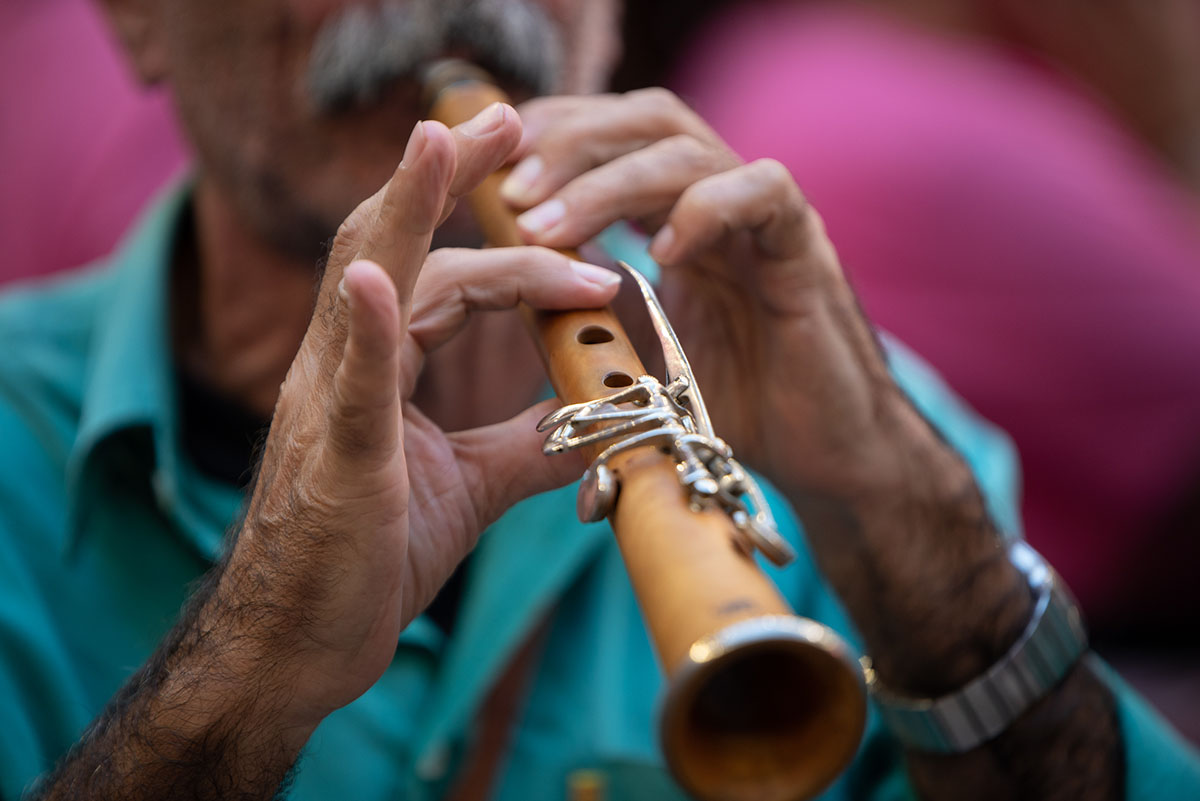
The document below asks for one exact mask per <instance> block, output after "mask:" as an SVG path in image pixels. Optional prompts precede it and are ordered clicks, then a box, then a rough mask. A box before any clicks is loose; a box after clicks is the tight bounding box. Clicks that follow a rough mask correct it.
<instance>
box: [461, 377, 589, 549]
mask: <svg viewBox="0 0 1200 801" xmlns="http://www.w3.org/2000/svg"><path fill="white" fill-rule="evenodd" d="M560 405H561V404H560V403H559V402H558V401H557V400H548V401H543V402H542V403H539V404H537V405H535V406H531V407H530V408H528V409H526V410H525V411H524V412H522V413H521V414H519V415H517V416H516V417H513V418H511V419H509V420H506V421H504V422H503V423H497V424H496V425H492V426H485V427H483V428H474V429H471V430H470V431H460V432H458V433H455V434H452V435H450V437H451V439H452V440H454V442H455V446H456V450H458V452H459V458H460V460H461V462H460V463H461V464H462V465H463V466H464V467H469V469H470V474H472V475H474V476H475V477H476V480H475V481H474V482H472V484H473V485H472V486H471V487H470V490H469V491H470V493H471V497H472V500H473V501H474V504H475V508H476V510H477V511H478V513H479V516H480V519H481V520H482V521H484V524H485V525H486V524H489V523H491V522H492V521H493V520H495V519H496V518H498V517H500V515H502V514H504V512H506V511H507V510H508V509H509V507H511V506H512V505H513V504H515V503H517V502H518V501H521V500H523V499H525V498H528V497H529V496H530V495H536V494H537V493H539V492H546V491H548V490H552V489H556V488H558V487H561V486H563V485H564V484H569V483H571V482H572V481H574V480H576V479H577V478H579V477H580V476H581V475H582V474H583V470H584V468H585V467H586V465H585V464H584V461H583V457H582V456H580V455H579V454H578V453H567V454H562V455H556V456H547V455H545V454H544V453H542V442H543V441H544V440H545V437H546V435H545V434H544V433H543V432H540V431H538V430H537V424H538V421H539V420H541V419H542V418H543V417H545V416H546V415H547V414H549V413H550V412H552V411H554V410H555V409H557V408H558V407H559V406H560Z"/></svg>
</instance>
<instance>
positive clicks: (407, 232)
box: [43, 105, 618, 799]
mask: <svg viewBox="0 0 1200 801" xmlns="http://www.w3.org/2000/svg"><path fill="white" fill-rule="evenodd" d="M519 136H520V123H519V121H518V119H517V117H516V114H515V113H514V112H513V111H512V109H510V108H508V107H505V106H500V105H496V106H493V107H492V108H490V109H488V110H486V111H484V112H482V113H481V114H480V115H479V116H478V117H476V118H475V119H474V120H472V121H471V122H468V123H465V124H464V125H462V126H459V127H458V128H456V129H455V130H454V131H449V130H447V129H446V128H445V127H444V126H442V125H440V124H438V123H433V122H425V123H420V124H418V126H417V128H416V129H415V130H414V132H413V134H412V137H411V138H410V140H409V143H408V148H407V151H406V153H405V156H404V160H403V162H402V163H401V164H400V166H399V167H398V168H397V170H396V173H395V175H394V176H393V177H392V179H391V180H390V181H389V182H388V184H387V185H385V186H384V187H383V188H382V189H381V190H380V191H379V192H378V193H377V194H376V195H375V196H373V197H372V198H370V199H369V200H367V201H365V202H364V203H363V204H362V205H361V206H359V208H358V209H357V210H355V212H354V213H353V214H352V215H351V216H350V217H349V218H348V219H347V220H346V222H345V223H344V224H343V226H342V227H341V229H340V231H339V233H338V236H337V239H336V240H335V243H334V247H333V250H332V254H331V257H330V259H329V263H328V265H327V268H326V272H325V276H324V279H323V282H322V286H321V289H320V293H319V297H318V300H317V306H316V312H315V314H314V317H313V320H312V323H311V325H310V327H309V330H308V332H307V334H306V336H305V338H304V341H303V344H302V345H301V347H300V350H299V353H298V354H297V355H296V358H295V361H294V362H293V364H292V367H291V370H290V371H289V373H288V377H287V380H286V381H285V383H284V385H283V387H282V388H281V392H280V397H279V402H278V405H277V407H276V411H275V417H274V419H273V421H272V425H271V432H270V435H269V437H268V440H267V445H266V449H265V452H264V456H263V461H262V465H261V469H260V472H259V476H258V481H257V483H256V485H255V487H254V490H253V495H252V497H251V501H250V504H249V507H248V511H247V514H246V518H245V521H244V524H243V526H242V529H241V532H240V534H239V536H238V538H237V541H236V543H235V545H234V547H233V548H232V550H231V551H230V552H229V553H228V554H227V556H226V558H225V560H224V563H223V565H222V566H221V567H220V569H219V570H218V571H217V572H216V573H215V575H214V580H212V581H210V582H209V584H208V586H207V587H206V588H205V589H204V590H203V591H202V592H201V593H200V594H199V595H198V596H197V597H196V598H195V599H194V600H193V602H192V604H191V607H190V609H189V612H188V614H187V616H186V618H185V620H184V621H183V622H182V623H181V624H180V625H179V626H178V627H177V628H176V630H175V631H174V632H173V633H172V635H171V637H170V638H169V639H168V640H167V642H166V643H164V645H163V647H162V648H161V649H160V651H159V652H158V653H157V654H156V656H155V657H154V659H153V660H152V661H151V663H150V664H149V665H147V666H146V668H144V669H143V671H142V672H141V673H140V674H139V675H138V676H136V677H135V678H134V680H132V681H131V682H130V684H128V685H127V686H126V687H125V688H124V689H123V690H122V692H121V693H120V694H119V696H118V698H117V699H116V700H115V701H114V703H113V705H112V707H111V708H110V710H109V711H108V712H107V713H106V715H105V716H104V717H103V718H102V719H101V720H100V721H98V722H97V724H96V725H95V726H94V727H93V729H92V731H91V732H89V734H88V735H87V736H86V737H85V738H84V741H83V742H81V743H80V745H79V746H77V748H76V749H75V750H74V751H73V752H72V754H71V755H70V756H69V757H68V759H67V760H66V761H65V762H64V764H63V765H62V766H61V767H60V768H59V770H58V772H57V773H56V775H54V776H52V777H50V779H49V780H48V781H47V782H46V783H45V785H44V787H43V792H44V793H45V795H46V796H47V797H53V798H67V797H70V798H83V797H106V798H109V797H121V798H129V799H149V798H166V797H171V798H180V797H184V798H228V797H236V798H270V797H272V796H273V795H274V794H275V792H276V789H277V788H278V786H279V784H280V782H281V781H282V780H283V778H284V776H285V775H286V773H287V771H288V769H289V768H290V766H291V764H292V763H293V761H294V760H295V757H296V755H297V753H298V752H299V750H300V748H301V747H302V746H303V744H304V743H305V742H306V741H307V738H308V736H309V735H310V734H311V732H312V730H313V729H314V728H315V727H316V725H317V724H318V723H319V722H320V721H321V720H322V719H323V718H324V717H325V716H326V715H327V714H329V713H330V712H332V711H333V710H335V709H337V708H339V707H341V706H343V705H345V704H347V703H349V702H350V701H352V700H354V699H355V698H357V697H358V696H359V695H361V694H362V693H363V692H365V691H366V690H367V689H368V688H369V687H370V686H371V685H372V684H374V682H375V681H376V680H377V679H378V678H379V676H380V675H381V674H382V673H383V671H384V670H385V669H386V667H387V665H388V663H389V662H390V660H391V657H392V654H393V653H394V651H395V648H396V641H397V637H398V635H399V633H400V631H401V629H402V628H403V627H404V626H405V625H406V624H407V623H409V622H410V621H411V620H412V619H413V618H414V617H416V616H417V615H418V614H420V612H421V611H422V610H423V609H424V608H425V606H426V605H427V604H428V603H429V602H430V601H431V600H432V599H433V596H434V594H435V593H436V592H437V590H438V588H439V587H440V586H441V585H442V583H444V582H445V580H446V579H447V578H448V577H449V575H450V573H451V572H452V571H453V569H454V567H455V565H457V564H458V562H459V561H461V560H462V558H463V557H464V556H465V555H466V554H467V552H468V551H469V550H470V549H471V548H472V547H473V546H474V544H475V541H476V539H477V537H478V536H479V533H480V531H481V530H482V529H483V528H484V527H485V526H486V525H487V524H488V523H490V522H491V521H492V520H493V519H495V518H496V517H497V516H498V515H499V514H500V513H501V512H503V511H504V510H505V509H507V508H508V507H509V506H510V505H512V504H513V503H515V502H516V501H517V500H520V499H521V498H523V497H525V496H527V495H529V494H532V493H535V492H539V491H543V490H546V489H550V488H552V487H555V486H558V485H561V484H563V483H566V482H567V481H569V480H571V478H573V477H574V476H575V475H577V474H578V472H579V471H580V469H581V465H579V464H578V463H572V462H571V461H569V460H568V461H562V460H557V459H555V460H551V459H547V458H546V457H544V456H543V455H542V453H541V449H540V444H541V443H540V440H541V438H540V435H538V434H537V432H536V429H535V424H536V421H537V420H538V419H539V417H540V416H541V415H543V414H545V413H546V412H547V411H548V409H547V408H545V405H542V406H541V407H535V408H533V409H530V410H528V411H526V412H525V413H524V414H522V415H519V416H518V417H517V418H515V419H513V420H510V421H508V422H505V423H501V424H498V425H495V426H491V427H488V428H484V429H478V430H474V431H467V432H459V433H452V434H448V433H445V432H443V431H441V430H439V429H438V428H437V427H436V426H434V425H433V424H432V423H430V421H429V420H428V418H426V417H425V416H424V415H422V414H421V412H420V411H419V410H418V409H416V408H415V407H413V406H412V405H411V403H409V398H410V396H411V394H412V391H413V387H414V385H415V382H416V378H417V376H418V374H419V372H420V370H421V365H422V362H423V359H424V356H425V354H426V353H428V352H429V351H430V350H432V349H434V348H436V347H438V346H439V345H440V344H442V343H443V342H445V341H446V340H447V339H449V338H450V337H451V336H453V334H454V333H455V332H456V331H457V330H459V329H460V328H461V327H462V326H463V325H464V324H465V322H466V317H467V315H468V314H469V313H470V312H472V311H474V310H477V309H502V308H511V307H513V306H515V305H516V304H517V302H518V301H524V302H527V303H529V304H531V305H533V306H535V307H541V308H578V307H588V306H599V305H603V304H604V303H606V302H608V301H609V300H610V299H611V297H612V296H613V294H614V293H615V291H616V287H617V284H618V281H617V279H616V276H615V275H613V274H612V273H610V272H608V271H606V270H603V269H601V268H598V267H592V266H590V265H586V264H580V263H577V262H572V261H570V260H569V259H567V258H566V257H564V256H561V255H559V254H556V253H553V252H551V251H548V250H544V249H541V248H510V249H504V250H493V251H473V250H442V251H437V252H435V253H433V254H428V249H429V245H430V241H431V237H432V235H433V231H434V229H435V228H436V227H437V225H438V224H439V222H440V221H441V220H443V219H444V218H445V217H446V215H447V214H449V212H450V210H451V209H452V207H453V205H454V203H455V201H456V199H457V198H458V197H459V196H460V195H462V194H463V193H465V192H466V191H468V190H470V189H471V188H473V187H474V186H475V184H477V183H478V182H479V181H480V180H481V179H482V178H483V177H484V176H486V175H488V174H489V173H491V172H492V171H493V170H494V169H495V168H496V167H497V166H498V165H499V164H500V163H502V162H503V160H504V159H505V158H506V157H507V156H508V155H509V152H510V151H511V150H512V148H513V146H514V145H515V144H516V143H517V141H518V138H519ZM423 266H424V269H422V267H423Z"/></svg>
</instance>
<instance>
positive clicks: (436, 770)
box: [416, 742, 450, 782]
mask: <svg viewBox="0 0 1200 801" xmlns="http://www.w3.org/2000/svg"><path fill="white" fill-rule="evenodd" d="M449 769H450V746H449V745H447V744H446V743H445V742H440V743H434V744H433V745H431V746H429V748H427V749H425V753H424V754H422V755H421V758H420V759H418V760H417V765H416V772H417V778H418V779H420V780H421V781H423V782H436V781H439V780H441V779H444V778H445V777H446V772H447V771H448V770H449Z"/></svg>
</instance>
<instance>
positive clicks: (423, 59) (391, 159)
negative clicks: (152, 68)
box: [126, 0, 617, 259]
mask: <svg viewBox="0 0 1200 801" xmlns="http://www.w3.org/2000/svg"><path fill="white" fill-rule="evenodd" d="M132 1H133V2H135V3H136V2H140V0H132ZM126 2H129V0H126ZM143 5H146V6H154V10H153V12H152V16H150V17H149V20H150V22H149V25H150V29H149V30H150V36H152V37H157V42H158V46H159V48H160V56H159V60H160V61H161V68H160V71H161V77H162V78H163V79H165V80H166V81H167V82H168V83H169V84H170V85H171V87H172V89H173V92H174V95H175V97H176V102H177V105H178V108H179V111H180V115H181V117H182V119H183V121H184V125H185V128H186V129H187V130H188V133H189V136H190V138H191V140H192V143H193V146H194V147H195V149H196V151H197V154H198V156H199V163H200V167H201V170H202V175H203V179H204V180H209V181H212V182H213V183H214V184H215V185H216V186H217V188H218V189H219V190H220V192H221V194H222V195H223V196H224V197H226V198H227V199H228V202H229V203H230V204H231V205H232V206H233V208H234V211H235V212H236V213H238V214H239V215H240V216H241V217H242V218H244V219H246V220H247V221H249V223H250V224H251V225H252V227H253V228H255V229H256V230H258V231H259V232H260V233H261V234H263V235H265V236H266V237H267V238H268V239H269V240H270V241H272V242H273V243H274V244H275V245H276V246H277V247H279V248H280V249H282V250H285V251H287V252H289V253H291V254H292V255H294V256H296V257H300V258H303V259H313V258H315V257H316V256H317V255H319V253H320V249H321V247H322V246H323V243H324V241H326V240H327V239H328V238H329V237H331V236H332V235H333V233H334V232H335V231H336V228H337V225H338V224H339V223H340V222H341V220H342V219H344V218H345V216H346V215H347V214H349V212H350V211H351V210H352V209H353V208H354V206H355V205H357V204H358V203H359V202H360V201H361V200H363V199H364V198H366V197H368V196H369V195H371V194H372V193H373V192H374V191H375V190H376V189H378V188H379V186H381V185H382V184H383V183H384V181H386V180H387V178H388V177H389V176H390V175H391V173H392V171H393V170H394V169H395V166H396V164H397V162H398V161H399V160H400V158H401V157H402V155H403V148H404V144H405V142H406V140H407V138H408V135H409V132H410V131H411V129H412V127H413V125H414V124H415V123H416V121H417V120H418V119H420V118H421V113H422V109H421V106H420V88H419V85H418V82H417V75H418V74H419V70H420V69H421V67H422V66H423V65H424V64H426V63H428V61H430V60H433V59H436V58H438V57H444V56H447V55H454V56H460V57H465V58H468V59H471V60H474V61H476V63H479V64H480V65H481V66H483V67H485V68H486V69H489V70H490V71H492V72H493V74H495V75H497V76H498V77H499V78H500V79H501V83H502V84H503V85H505V87H506V88H507V89H508V90H509V91H510V93H511V94H512V95H513V96H514V98H516V99H520V98H521V97H528V96H530V95H532V94H535V93H541V92H547V91H567V92H578V91H594V90H596V89H598V88H599V87H600V86H601V85H602V84H603V81H604V79H605V73H606V70H607V69H608V66H609V64H610V62H611V60H612V58H613V56H614V53H613V50H614V47H613V43H614V42H615V37H616V33H615V31H616V22H617V21H616V12H615V8H614V2H613V0H403V1H401V0H383V2H382V3H379V2H371V3H370V4H369V5H368V4H367V2H366V1H365V0H360V1H359V2H357V3H352V2H345V1H344V0H343V1H339V0H162V2H159V3H150V2H146V3H143ZM126 38H127V39H128V37H126Z"/></svg>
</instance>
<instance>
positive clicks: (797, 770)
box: [425, 61, 866, 801]
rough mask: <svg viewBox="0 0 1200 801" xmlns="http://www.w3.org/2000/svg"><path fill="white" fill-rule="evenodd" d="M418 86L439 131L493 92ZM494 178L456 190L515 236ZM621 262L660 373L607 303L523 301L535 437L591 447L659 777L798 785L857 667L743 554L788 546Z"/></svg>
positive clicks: (825, 754)
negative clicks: (640, 637)
mask: <svg viewBox="0 0 1200 801" xmlns="http://www.w3.org/2000/svg"><path fill="white" fill-rule="evenodd" d="M425 92H426V98H427V101H428V104H429V107H430V117H431V118H433V119H436V120H439V121H441V122H443V123H445V124H447V125H450V126H453V125H458V124H460V123H462V122H465V121H467V120H468V119H470V118H472V117H473V116H475V114H477V113H478V112H479V111H481V110H483V109H484V108H485V107H487V106H488V105H490V104H491V103H494V102H497V101H506V98H505V96H504V94H503V93H502V92H501V91H500V90H499V89H497V88H496V86H495V85H494V84H493V83H492V82H491V80H490V78H489V77H488V76H487V75H486V73H483V72H482V71H481V70H479V69H478V68H476V67H474V66H473V65H470V64H466V63H464V62H461V61H443V62H438V63H436V64H434V65H432V66H431V67H429V69H428V70H427V72H426V78H425ZM506 174H507V168H503V169H501V170H500V171H498V172H497V173H495V174H493V175H491V176H489V177H488V178H486V179H485V180H484V181H483V183H482V184H480V186H479V187H478V188H477V189H476V190H475V191H473V192H472V193H471V194H470V196H469V197H468V202H469V203H470V206H471V210H472V213H473V214H474V216H475V219H476V222H477V223H478V224H479V227H480V230H481V231H482V232H483V235H484V237H485V239H486V241H487V242H488V243H490V244H491V245H493V246H501V247H503V246H513V245H522V244H524V241H523V239H522V237H521V234H520V231H519V230H518V228H517V226H516V221H515V219H516V215H515V212H514V211H513V209H511V208H510V207H509V206H508V204H507V203H506V202H504V200H503V199H502V198H501V197H500V193H499V187H500V184H501V183H502V181H503V179H504V176H505V175H506ZM563 252H564V253H567V254H568V255H569V256H571V257H572V258H575V254H573V253H571V252H570V251H563ZM622 267H623V268H624V269H625V270H626V272H627V273H629V274H630V275H631V277H632V278H633V280H635V281H636V282H637V284H638V286H639V288H640V289H641V292H642V295H643V297H644V299H645V300H646V304H647V307H648V310H649V313H650V316H651V319H652V321H653V323H654V328H655V331H656V333H657V335H658V338H659V341H660V343H661V345H662V349H663V355H664V358H665V362H666V367H667V375H666V382H665V383H662V382H659V381H658V380H657V379H655V378H653V377H651V376H650V375H648V374H647V370H646V369H645V367H644V366H643V365H642V362H641V360H640V359H639V358H638V356H637V353H636V352H635V350H634V348H633V346H632V345H631V344H630V342H629V338H628V336H627V335H626V334H625V332H624V330H623V328H622V326H621V324H620V321H619V320H618V319H617V318H616V315H615V314H613V312H612V311H611V310H609V309H582V310H577V311H570V312H542V311H537V310H534V309H531V308H529V307H527V306H526V307H522V308H521V314H522V316H523V317H524V319H525V322H526V324H527V325H528V327H529V329H530V332H531V334H532V336H533V338H534V341H535V343H536V344H537V345H538V349H539V351H540V353H541V356H542V360H543V362H544V363H545V365H546V372H547V374H548V376H549V377H550V381H551V384H552V385H553V386H554V389H555V392H556V393H557V394H558V397H559V398H560V399H561V400H562V401H563V403H564V404H565V405H564V406H563V407H562V408H561V409H559V410H558V411H556V412H553V413H551V414H550V415H548V416H547V417H546V418H544V419H543V420H542V422H541V424H540V425H539V429H540V430H543V431H549V432H550V433H549V435H548V437H547V439H546V443H545V446H544V450H545V451H546V452H547V453H550V454H557V453H564V452H566V451H570V450H578V451H580V452H581V453H583V455H584V456H585V458H588V459H590V460H591V465H590V466H589V468H588V470H587V471H586V473H585V476H584V479H583V481H582V482H581V485H580V494H579V499H578V503H577V508H578V512H579V516H580V518H581V519H583V520H585V521H594V520H600V519H603V518H605V517H607V518H608V519H609V521H610V523H611V524H612V528H613V533H614V534H615V536H616V540H617V545H618V546H619V548H620V550H621V555H622V558H623V560H624V562H625V566H626V568H627V570H628V572H629V576H630V581H631V583H632V585H633V589H634V592H635V594H636V595H637V598H638V604H639V607H640V608H641V611H642V615H643V617H644V618H645V621H646V629H647V631H648V632H649V634H650V638H651V640H652V642H653V644H654V647H655V650H656V652H657V654H658V657H659V661H660V663H661V665H662V667H663V670H664V671H665V673H666V674H667V679H668V683H667V692H666V695H665V698H664V701H663V706H662V711H661V716H660V724H659V734H660V742H661V746H662V751H663V756H664V757H665V759H666V762H667V766H668V768H669V769H670V770H671V773H672V774H673V775H674V777H675V779H676V780H677V781H678V782H679V784H680V785H681V786H682V787H683V788H684V789H685V790H687V791H688V792H689V793H690V794H692V795H693V796H695V797H697V798H700V799H705V801H798V800H799V799H806V798H811V797H813V796H815V795H816V794H817V793H819V792H820V791H822V790H823V789H825V787H827V786H828V785H829V784H830V783H831V782H832V781H833V780H834V779H835V778H836V777H837V776H838V774H840V773H841V772H842V771H843V770H844V769H845V767H846V765H847V764H848V763H849V762H850V760H851V758H853V756H854V753H855V751H856V750H857V748H858V743H859V740H860V739H861V737H862V732H863V727H864V722H865V718H866V694H865V684H864V679H863V674H862V669H861V666H860V664H859V663H858V661H857V660H855V659H854V658H853V656H852V655H851V654H850V650H849V648H848V647H847V646H846V644H845V643H844V642H843V641H842V639H841V638H840V637H839V636H838V635H837V634H836V633H834V632H833V631H832V630H831V629H829V628H827V627H825V626H822V625H820V624H818V623H816V622H814V621H812V620H808V619H805V618H801V617H797V616H796V615H794V614H793V613H792V610H791V609H790V607H789V606H788V604H787V602H786V601H785V600H784V599H783V597H782V596H781V595H780V593H779V591H778V589H776V587H775V585H774V584H773V583H772V582H771V580H770V579H769V578H767V576H766V575H765V574H764V573H763V572H762V571H761V570H760V569H759V568H758V566H757V564H756V563H755V561H754V558H753V551H754V550H758V551H761V552H762V553H763V554H764V555H765V556H766V557H767V558H768V559H770V560H771V561H773V562H775V563H776V564H784V563H786V562H788V561H790V560H791V559H792V558H794V556H795V554H794V552H793V550H792V548H791V547H790V546H789V545H788V543H787V542H786V541H785V540H784V539H783V538H782V537H780V535H779V533H778V531H777V530H776V527H775V523H774V520H773V519H772V517H771V511H770V508H769V506H768V505H767V502H766V499H765V497H764V496H763V493H762V491H761V489H760V488H759V487H758V485H757V484H756V483H755V481H754V479H753V478H752V477H751V476H750V475H749V474H748V472H747V471H746V470H745V469H744V468H742V466H741V465H740V464H739V463H738V462H737V461H736V460H735V459H734V458H733V455H732V453H731V451H730V449H729V446H728V445H726V444H725V443H724V442H723V441H721V440H720V439H719V438H718V437H717V436H716V435H715V433H714V432H713V429H712V424H711V422H710V420H709V416H708V411H707V409H706V408H705V406H704V400H703V398H702V396H701V395H700V392H699V389H698V387H697V386H696V380H695V377H694V376H693V374H692V371H691V368H690V366H689V365H688V363H687V358H686V357H685V356H684V353H683V349H682V348H681V347H680V345H679V341H678V339H677V338H676V336H675V334H674V332H673V331H672V329H671V326H670V324H669V323H668V322H667V319H666V315H665V314H664V313H663V310H662V307H661V305H660V304H659V303H658V301H657V299H656V298H655V296H654V291H653V289H652V288H651V287H650V285H649V283H648V282H647V281H646V280H645V279H644V278H643V277H642V276H641V275H640V274H638V273H637V272H636V271H634V270H632V269H631V268H629V267H628V265H622ZM613 390H616V391H613Z"/></svg>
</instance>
